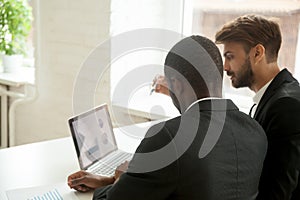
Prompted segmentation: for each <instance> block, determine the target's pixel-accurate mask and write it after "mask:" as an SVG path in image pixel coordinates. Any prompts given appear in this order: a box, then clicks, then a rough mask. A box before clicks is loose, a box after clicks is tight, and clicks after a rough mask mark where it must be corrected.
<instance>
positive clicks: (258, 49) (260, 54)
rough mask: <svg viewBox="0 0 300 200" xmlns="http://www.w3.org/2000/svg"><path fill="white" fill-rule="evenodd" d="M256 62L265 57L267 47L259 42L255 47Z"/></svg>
mask: <svg viewBox="0 0 300 200" xmlns="http://www.w3.org/2000/svg"><path fill="white" fill-rule="evenodd" d="M253 51H254V52H253V54H254V62H255V64H257V63H259V62H260V61H261V60H262V59H263V58H264V57H265V53H266V52H265V47H264V46H263V45H262V44H257V45H256V46H255V47H254V48H253Z"/></svg>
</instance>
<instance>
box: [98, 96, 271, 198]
mask: <svg viewBox="0 0 300 200" xmlns="http://www.w3.org/2000/svg"><path fill="white" fill-rule="evenodd" d="M266 150H267V138H266V136H265V133H264V131H263V129H262V128H261V126H260V125H259V124H258V123H257V122H256V121H255V120H253V119H251V118H250V117H249V116H248V115H246V114H244V113H242V112H240V111H238V108H237V107H236V106H235V105H234V104H233V103H232V101H231V100H224V99H213V100H203V101H200V102H198V103H196V104H195V105H193V106H192V107H191V108H190V109H188V110H187V111H186V112H185V113H183V114H182V115H181V116H180V117H176V118H173V119H171V120H168V121H166V122H164V123H160V124H157V125H154V126H153V127H151V128H150V129H149V130H148V132H147V134H146V137H145V139H143V140H142V142H141V144H140V145H139V147H138V149H137V151H136V153H135V155H134V157H133V160H132V161H131V162H130V164H129V168H128V172H127V173H124V174H123V175H122V176H121V177H120V180H119V181H118V182H117V183H116V184H115V185H114V186H112V187H111V186H109V187H105V188H100V189H97V190H96V191H95V193H94V199H114V200H116V199H120V200H127V199H128V200H135V199H137V200H161V199H170V200H171V199H172V200H196V199H197V200H198V199H201V200H227V199H230V200H250V199H255V198H256V196H257V193H258V183H259V178H260V174H261V170H262V165H263V160H264V158H265V153H266Z"/></svg>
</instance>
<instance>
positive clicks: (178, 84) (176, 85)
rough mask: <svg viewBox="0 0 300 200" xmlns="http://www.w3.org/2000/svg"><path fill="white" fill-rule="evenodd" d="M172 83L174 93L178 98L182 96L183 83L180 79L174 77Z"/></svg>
mask: <svg viewBox="0 0 300 200" xmlns="http://www.w3.org/2000/svg"><path fill="white" fill-rule="evenodd" d="M170 82H171V84H172V90H173V93H174V94H175V95H176V96H177V95H180V94H182V92H183V87H184V86H183V82H182V80H180V79H179V78H176V77H173V78H171V79H170Z"/></svg>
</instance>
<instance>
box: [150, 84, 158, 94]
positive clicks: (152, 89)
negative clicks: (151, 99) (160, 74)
mask: <svg viewBox="0 0 300 200" xmlns="http://www.w3.org/2000/svg"><path fill="white" fill-rule="evenodd" d="M156 85H157V83H156V82H155V83H154V85H153V86H152V87H151V90H150V95H151V94H152V93H153V92H154V91H155V88H156Z"/></svg>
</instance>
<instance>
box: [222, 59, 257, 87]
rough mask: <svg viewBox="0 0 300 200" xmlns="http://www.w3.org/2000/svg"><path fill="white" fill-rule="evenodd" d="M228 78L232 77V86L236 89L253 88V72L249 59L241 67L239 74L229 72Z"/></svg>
mask: <svg viewBox="0 0 300 200" xmlns="http://www.w3.org/2000/svg"><path fill="white" fill-rule="evenodd" d="M227 75H228V76H231V83H232V86H233V87H235V88H241V87H249V88H250V87H251V85H252V83H253V71H252V66H251V63H250V59H249V57H248V58H247V59H246V60H245V63H244V64H243V65H242V66H241V70H240V71H237V72H232V71H228V72H227Z"/></svg>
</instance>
